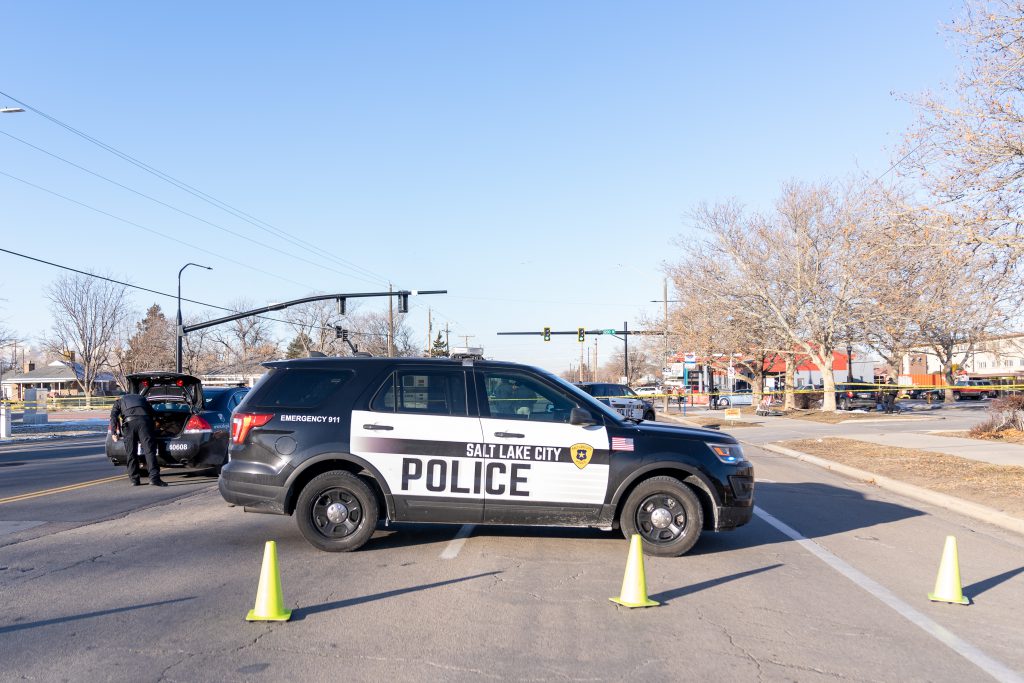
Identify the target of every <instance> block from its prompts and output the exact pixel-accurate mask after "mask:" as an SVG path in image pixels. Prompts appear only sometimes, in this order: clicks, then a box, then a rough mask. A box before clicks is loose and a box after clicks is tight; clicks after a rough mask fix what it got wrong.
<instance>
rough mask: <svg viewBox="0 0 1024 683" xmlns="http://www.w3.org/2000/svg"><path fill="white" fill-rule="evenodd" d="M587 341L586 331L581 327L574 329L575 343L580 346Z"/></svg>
mask: <svg viewBox="0 0 1024 683" xmlns="http://www.w3.org/2000/svg"><path fill="white" fill-rule="evenodd" d="M586 339H587V331H586V330H585V329H583V328H582V327H577V328H576V341H578V342H579V343H580V344H582V343H583V342H584V341H586Z"/></svg>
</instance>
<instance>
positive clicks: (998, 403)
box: [971, 394, 1024, 435]
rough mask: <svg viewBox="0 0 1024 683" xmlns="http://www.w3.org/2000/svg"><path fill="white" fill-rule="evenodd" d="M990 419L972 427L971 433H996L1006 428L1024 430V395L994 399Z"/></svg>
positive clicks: (990, 409)
mask: <svg viewBox="0 0 1024 683" xmlns="http://www.w3.org/2000/svg"><path fill="white" fill-rule="evenodd" d="M989 415H990V416H991V417H989V419H988V420H986V421H985V422H982V423H981V424H978V425H975V426H974V427H972V428H971V434H972V435H976V434H975V432H976V431H977V432H978V434H977V435H980V434H994V433H996V432H1001V431H1003V430H1004V429H1017V430H1024V396H1022V395H1020V394H1014V395H1010V396H1003V397H1002V398H997V399H995V400H994V401H992V405H991V407H990V408H989Z"/></svg>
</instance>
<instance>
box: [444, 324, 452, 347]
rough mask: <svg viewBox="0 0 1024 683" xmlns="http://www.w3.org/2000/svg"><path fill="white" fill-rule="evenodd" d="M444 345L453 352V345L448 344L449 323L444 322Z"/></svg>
mask: <svg viewBox="0 0 1024 683" xmlns="http://www.w3.org/2000/svg"><path fill="white" fill-rule="evenodd" d="M444 347H445V348H446V349H448V353H451V352H452V347H451V346H449V345H448V323H445V324H444Z"/></svg>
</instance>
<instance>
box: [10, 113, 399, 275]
mask: <svg viewBox="0 0 1024 683" xmlns="http://www.w3.org/2000/svg"><path fill="white" fill-rule="evenodd" d="M0 134H2V135H6V136H7V137H9V138H11V139H12V140H16V141H18V142H20V143H21V144H23V145H25V146H27V147H31V148H32V149H34V150H36V151H38V152H42V153H43V154H46V155H48V156H50V157H53V158H54V159H57V160H58V161H62V162H64V163H65V164H68V165H69V166H73V167H74V168H77V169H78V170H80V171H83V172H85V173H88V174H89V175H92V176H95V177H96V178H99V179H100V180H104V181H106V182H108V183H110V184H112V185H116V186H117V187H120V188H121V189H123V190H127V191H128V192H131V193H133V194H136V195H138V196H140V197H143V198H145V199H148V200H150V201H151V202H155V203H157V204H159V205H160V206H163V207H166V208H168V209H170V210H172V211H176V212H178V213H180V214H182V215H183V216H188V217H189V218H192V219H194V220H197V221H199V222H200V223H205V224H206V225H209V226H210V227H213V228H216V229H217V230H220V231H222V232H226V233H228V234H229V235H232V236H234V237H238V238H240V239H244V240H245V241H246V242H250V243H252V244H257V245H259V246H261V247H266V248H267V249H273V250H274V251H276V252H278V253H280V254H284V255H285V256H290V257H291V258H294V259H297V260H299V261H304V262H306V263H309V264H311V265H314V266H317V267H318V268H323V269H324V270H329V271H330V272H332V273H337V274H338V275H345V276H346V277H352V278H354V279H356V280H361V281H363V282H369V283H370V284H379V283H380V282H381V281H379V280H369V279H366V278H364V277H361V276H360V275H358V274H352V273H344V272H342V271H340V270H335V269H334V268H330V267H328V266H325V265H322V264H320V263H316V262H315V261H311V260H309V259H307V258H305V257H304V256H297V255H295V254H290V253H288V252H287V251H284V250H282V249H280V248H279V247H276V246H272V245H269V244H266V243H264V242H260V241H257V240H254V239H252V237H250V236H248V235H244V234H242V233H240V232H236V231H234V230H231V229H230V228H225V227H224V226H222V225H218V224H217V223H214V222H212V221H208V220H206V219H205V218H202V217H200V216H197V215H195V214H193V213H189V212H188V211H185V210H184V209H179V208H178V207H176V206H174V205H172V204H168V203H167V202H165V201H162V200H160V199H157V198H156V197H153V196H151V195H148V194H146V193H144V192H140V191H139V190H136V189H134V188H131V187H128V186H127V185H124V184H122V183H119V182H117V181H116V180H113V179H112V178H108V177H106V176H105V175H102V174H100V173H97V172H96V171H93V170H91V169H88V168H86V167H85V166H81V165H79V164H76V163H75V162H73V161H70V160H68V159H65V158H64V157H62V156H60V155H59V154H54V153H53V152H50V151H48V150H45V149H43V148H42V147H38V146H36V145H33V144H32V143H31V142H28V141H27V140H23V139H21V138H19V137H17V136H16V135H11V134H10V133H8V132H6V131H2V130H0ZM288 241H289V242H290V243H292V244H296V243H295V242H294V241H292V240H288Z"/></svg>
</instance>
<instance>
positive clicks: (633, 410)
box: [575, 382, 655, 422]
mask: <svg viewBox="0 0 1024 683" xmlns="http://www.w3.org/2000/svg"><path fill="white" fill-rule="evenodd" d="M575 384H576V386H578V387H579V388H580V389H582V390H583V391H585V392H587V393H588V394H590V395H591V396H593V397H594V398H596V399H597V400H598V401H601V402H602V403H604V404H605V405H609V406H611V407H612V408H614V409H615V410H616V411H618V413H619V414H620V415H622V416H623V417H628V418H630V419H633V420H647V421H649V422H654V419H655V413H654V402H653V401H650V400H645V399H642V398H640V397H639V396H637V394H636V393H635V392H634V391H633V390H632V389H630V388H629V387H627V386H626V385H625V384H610V383H608V382H576V383H575Z"/></svg>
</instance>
